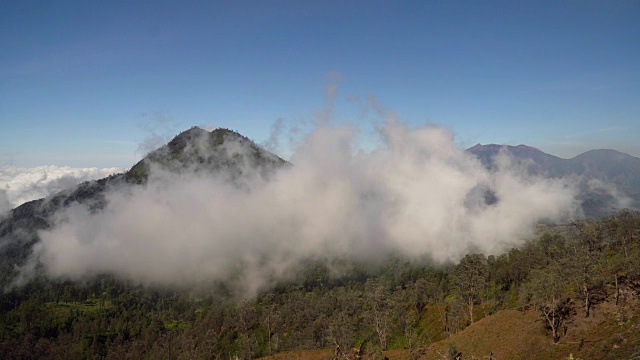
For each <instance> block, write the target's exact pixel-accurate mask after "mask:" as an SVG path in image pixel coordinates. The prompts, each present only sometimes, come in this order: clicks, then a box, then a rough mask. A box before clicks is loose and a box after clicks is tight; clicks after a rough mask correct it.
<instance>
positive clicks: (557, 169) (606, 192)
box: [467, 144, 640, 218]
mask: <svg viewBox="0 0 640 360" xmlns="http://www.w3.org/2000/svg"><path fill="white" fill-rule="evenodd" d="M467 151H468V152H470V153H472V154H474V155H476V156H477V157H478V159H479V160H480V161H482V163H483V164H484V165H485V166H487V167H488V168H489V169H494V168H495V167H496V166H498V163H499V162H500V161H504V160H502V159H503V157H507V158H510V159H512V160H513V161H515V162H517V163H518V164H519V166H520V167H521V169H522V171H525V172H526V173H528V174H532V175H538V176H544V177H548V178H565V179H572V181H574V182H575V184H577V185H578V188H579V190H580V191H579V196H578V199H579V200H580V202H581V206H582V210H583V214H584V215H585V216H587V217H590V218H598V217H602V216H605V215H612V214H615V213H616V212H617V211H619V210H620V209H624V208H636V209H637V208H640V159H639V158H637V157H634V156H631V155H628V154H625V153H621V152H619V151H615V150H608V149H599V150H591V151H587V152H585V153H582V154H580V155H578V156H576V157H574V158H571V159H562V158H559V157H557V156H553V155H550V154H546V153H544V152H542V151H540V150H539V149H536V148H534V147H530V146H526V145H518V146H507V145H505V146H503V145H496V144H490V145H480V144H478V145H475V146H473V147H471V148H469V149H467Z"/></svg>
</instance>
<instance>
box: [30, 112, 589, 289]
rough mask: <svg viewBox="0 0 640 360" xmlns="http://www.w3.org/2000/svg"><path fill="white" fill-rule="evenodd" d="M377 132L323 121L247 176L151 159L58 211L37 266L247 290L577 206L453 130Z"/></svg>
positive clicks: (449, 247)
mask: <svg viewBox="0 0 640 360" xmlns="http://www.w3.org/2000/svg"><path fill="white" fill-rule="evenodd" d="M378 131H379V135H380V142H379V145H377V146H376V147H375V148H373V149H372V150H370V151H362V150H358V146H357V144H356V140H355V138H356V135H357V129H355V128H353V127H349V126H331V125H326V124H325V125H318V126H317V127H316V128H315V129H313V130H312V131H311V132H310V133H308V134H307V135H306V136H305V137H304V139H301V141H300V144H301V145H300V146H299V147H298V148H297V149H296V150H295V152H294V154H293V156H292V157H291V161H292V163H293V166H286V167H283V168H281V169H279V170H278V171H277V172H275V174H273V176H271V177H270V179H268V180H265V179H264V178H262V177H260V176H253V177H249V178H250V179H253V180H251V182H250V183H249V184H245V185H247V186H241V187H238V186H236V185H234V184H232V183H230V182H229V181H227V179H225V177H224V176H211V175H206V174H203V173H190V172H181V173H168V172H164V171H162V170H160V169H155V170H154V169H152V173H151V177H150V178H149V181H148V183H147V184H146V185H145V186H139V187H134V188H127V189H125V190H120V191H116V190H114V191H111V192H109V193H108V194H107V201H108V205H107V207H106V208H105V209H104V211H103V212H100V213H95V214H92V213H91V212H90V211H88V210H87V209H85V208H84V207H82V206H74V207H71V208H69V209H67V210H66V211H65V212H63V213H62V214H59V216H58V219H57V222H56V226H55V227H54V228H52V229H51V230H49V231H44V232H41V233H40V236H41V239H42V241H41V242H40V243H38V244H37V245H36V246H35V247H34V253H33V256H32V259H31V262H32V264H33V263H35V262H36V261H39V262H40V263H42V264H43V265H44V269H45V271H46V272H47V274H48V275H49V276H51V277H62V278H70V279H78V278H80V277H83V276H85V275H91V274H96V273H101V272H109V273H115V274H117V275H119V276H121V277H123V278H126V279H131V280H133V281H137V282H141V283H151V284H163V285H180V284H194V283H197V282H198V281H208V280H224V279H228V278H229V277H231V276H234V277H235V278H236V281H235V283H237V284H239V286H240V287H241V291H243V293H245V294H253V293H255V292H256V291H258V290H260V289H263V288H264V287H267V286H269V285H270V284H271V282H272V281H274V280H277V279H284V278H287V276H289V275H288V274H291V273H292V271H293V270H295V269H296V266H298V265H299V264H300V263H302V262H304V261H307V260H308V259H316V260H318V259H320V260H322V259H327V260H330V259H334V258H344V257H350V258H355V259H359V260H367V259H376V258H380V257H381V256H385V255H388V254H390V253H393V254H402V255H404V256H408V257H428V258H430V259H432V260H433V261H435V262H439V263H445V262H448V261H456V260H458V259H459V258H461V257H462V256H464V254H465V253H467V252H468V251H481V252H484V253H486V254H496V253H499V252H501V251H504V250H506V249H508V248H509V247H511V246H514V245H516V244H518V243H519V242H520V241H521V240H522V239H523V238H524V237H526V236H528V235H530V234H531V231H532V229H533V227H534V225H535V224H536V223H538V222H539V221H541V220H554V219H560V218H563V217H567V216H571V215H572V214H573V211H575V209H576V208H577V204H576V201H575V195H576V191H577V190H576V189H575V188H574V187H573V186H572V185H571V183H570V182H567V181H564V180H561V179H560V180H558V179H555V180H550V179H543V178H538V177H532V176H529V175H525V174H524V172H522V171H519V170H518V167H517V166H513V165H512V164H511V163H510V161H509V159H508V158H504V159H502V160H501V161H499V166H498V169H497V170H495V171H489V170H487V169H485V168H484V167H483V166H482V165H481V164H480V162H479V161H478V160H476V159H475V158H474V157H473V156H472V155H470V154H468V153H466V152H465V151H464V150H463V149H460V148H458V147H456V146H455V145H454V141H453V140H454V137H453V135H452V134H451V133H450V132H449V131H447V130H445V129H442V128H439V127H435V126H424V127H420V128H409V127H407V126H406V125H404V124H402V123H399V122H397V121H395V120H389V121H387V122H386V123H384V124H383V125H381V126H380V127H379V130H378ZM226 146H229V149H234V144H226ZM235 148H237V146H235ZM233 151H238V150H237V149H236V150H233ZM246 171H247V172H250V171H251V169H250V168H247V169H246ZM488 198H493V200H492V201H487V199H488ZM496 199H497V201H496Z"/></svg>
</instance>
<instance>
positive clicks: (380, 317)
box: [364, 279, 390, 351]
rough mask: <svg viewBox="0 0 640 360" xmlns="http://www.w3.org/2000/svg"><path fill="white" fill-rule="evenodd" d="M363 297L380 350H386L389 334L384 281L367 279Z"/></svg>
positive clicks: (387, 292)
mask: <svg viewBox="0 0 640 360" xmlns="http://www.w3.org/2000/svg"><path fill="white" fill-rule="evenodd" d="M364 288H365V297H366V299H367V303H368V305H369V312H368V315H369V316H368V318H369V320H370V321H371V323H372V324H373V327H374V330H375V332H376V334H377V335H378V339H379V340H380V348H381V349H382V350H383V351H385V350H387V336H388V334H389V312H390V311H389V310H390V306H389V299H388V297H389V291H388V284H387V283H386V282H385V281H380V280H373V279H368V280H367V282H366V283H365V287H364Z"/></svg>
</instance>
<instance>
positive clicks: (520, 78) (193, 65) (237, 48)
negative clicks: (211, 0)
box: [0, 1, 640, 168]
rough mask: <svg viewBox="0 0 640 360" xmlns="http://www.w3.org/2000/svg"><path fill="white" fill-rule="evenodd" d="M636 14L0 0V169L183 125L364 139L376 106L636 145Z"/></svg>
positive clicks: (549, 146)
mask: <svg viewBox="0 0 640 360" xmlns="http://www.w3.org/2000/svg"><path fill="white" fill-rule="evenodd" d="M638 16H640V4H638V3H635V2H616V3H609V2H598V1H596V2H585V3H576V2H570V1H563V2H541V3H540V2H538V3H511V2H502V1H492V2H488V3H482V4H479V3H472V2H462V3H455V4H454V3H429V4H423V3H421V2H408V3H403V4H392V3H387V2H384V1H380V2H378V1H374V2H366V3H365V2H351V3H348V4H343V3H340V2H328V3H322V4H315V3H297V2H278V3H277V4H275V5H272V4H263V3H261V2H257V1H255V2H254V1H250V2H243V3H242V4H235V3H217V4H202V3H195V2H189V3H187V4H186V5H185V4H183V3H172V2H160V3H154V4H153V6H147V5H144V4H130V3H128V2H123V1H116V2H110V3H109V4H107V5H102V4H93V3H85V2H79V1H64V2H57V3H53V4H52V3H32V4H23V3H18V2H9V3H3V4H2V5H0V43H1V44H3V46H4V49H5V51H4V56H2V57H1V58H0V80H1V81H0V98H1V99H2V100H1V101H0V121H1V122H2V127H1V128H2V132H1V133H0V166H4V165H13V166H16V167H20V168H33V167H37V166H50V165H55V166H58V167H62V166H70V167H73V168H90V167H98V168H109V167H120V168H128V167H130V166H132V165H133V164H135V163H136V162H137V161H138V160H139V159H140V158H142V156H144V155H145V151H148V149H150V148H153V146H155V147H157V146H159V145H161V144H163V143H165V142H166V141H168V140H169V139H171V138H172V137H173V136H175V135H176V134H178V133H179V132H180V131H183V130H185V129H188V128H189V127H191V126H193V125H203V126H214V127H226V128H230V129H234V130H236V131H238V132H240V133H242V134H243V135H245V136H247V137H249V138H250V139H252V140H253V141H255V142H256V143H258V144H263V143H266V142H269V141H270V139H272V136H271V134H272V133H273V132H274V129H275V130H277V131H280V133H282V134H284V135H290V134H293V133H295V134H294V135H297V136H298V137H300V136H301V134H304V132H308V131H309V129H310V127H313V125H314V124H318V123H323V124H327V123H329V124H333V125H335V126H349V127H356V128H358V129H359V130H360V132H361V135H360V136H361V140H362V143H363V144H364V145H363V146H365V147H366V146H367V143H370V142H375V141H376V135H375V127H376V126H378V124H379V123H380V121H383V120H384V119H385V118H387V117H389V116H393V117H394V118H396V119H398V121H401V122H403V123H406V124H407V125H408V126H410V127H412V128H417V127H421V126H424V125H426V124H435V125H436V126H441V127H444V128H446V129H448V130H449V131H451V132H452V133H454V134H455V136H456V138H455V139H456V140H455V141H456V144H457V145H458V146H459V147H461V148H465V149H466V148H469V147H471V146H473V145H474V144H477V143H481V144H489V143H495V144H500V145H518V144H526V145H527V146H532V147H535V148H538V149H540V150H541V151H544V152H545V153H548V154H552V155H554V156H558V157H560V158H565V159H568V158H572V157H575V156H576V155H578V154H581V153H583V152H585V151H588V150H591V149H613V150H617V151H620V152H624V153H627V154H629V155H632V156H635V157H640V145H639V144H638V143H637V141H636V140H637V139H638V138H639V137H640V104H639V103H638V101H637V99H638V98H640V71H639V65H638V64H640V41H638V38H639V36H640V25H638V23H637V18H638ZM277 128H284V129H285V130H282V129H280V130H278V129H277ZM284 145H285V148H283V149H280V151H279V152H276V153H277V154H278V155H280V156H283V157H286V156H287V154H290V153H292V152H293V151H294V149H292V148H291V146H288V145H289V144H284ZM286 146H288V147H286Z"/></svg>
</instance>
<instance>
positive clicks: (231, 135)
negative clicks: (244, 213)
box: [0, 127, 288, 288]
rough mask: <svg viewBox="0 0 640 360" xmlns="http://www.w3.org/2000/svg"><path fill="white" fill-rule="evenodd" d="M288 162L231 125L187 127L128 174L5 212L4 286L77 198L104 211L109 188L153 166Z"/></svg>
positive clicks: (1, 245) (0, 282)
mask: <svg viewBox="0 0 640 360" xmlns="http://www.w3.org/2000/svg"><path fill="white" fill-rule="evenodd" d="M287 164H288V163H287V162H286V161H284V160H282V159H281V158H279V157H278V156H276V155H274V154H272V153H270V152H268V151H266V150H264V149H262V148H260V147H259V146H258V145H256V144H255V143H253V142H252V141H251V140H249V139H248V138H246V137H244V136H242V135H240V134H238V133H236V132H233V131H230V130H227V129H216V130H213V131H211V132H207V131H206V130H203V129H201V128H197V127H194V128H191V129H189V130H187V131H184V132H182V133H181V134H179V135H178V136H176V137H175V138H174V139H173V140H171V141H170V142H169V143H168V144H166V145H164V146H162V147H160V148H159V149H157V150H155V151H153V152H151V153H149V154H148V155H147V156H146V157H144V158H143V159H142V160H141V161H140V162H138V163H137V164H135V165H134V166H133V167H132V168H131V169H130V170H129V171H128V172H126V173H124V174H117V175H112V176H109V177H107V178H103V179H100V180H97V181H91V182H85V183H82V184H80V185H78V186H77V187H75V188H72V189H67V190H64V191H62V192H60V193H57V194H55V195H53V196H50V197H48V198H45V199H39V200H34V201H30V202H27V203H25V204H22V205H21V206H19V207H17V208H15V209H13V210H11V211H9V212H7V213H5V214H4V215H3V217H2V218H0V288H3V287H5V286H6V285H8V284H9V283H10V282H11V281H12V279H13V278H14V277H15V276H16V274H17V272H18V270H17V266H19V265H20V264H22V263H23V262H24V261H25V260H26V258H27V257H28V256H29V254H30V253H31V248H32V247H33V245H34V244H35V243H37V242H38V241H39V237H38V231H40V230H44V229H47V228H49V227H50V226H51V225H52V223H53V221H54V217H55V215H56V213H58V212H59V211H60V210H62V209H64V208H67V207H69V206H71V205H72V204H82V205H84V206H87V207H88V208H89V209H91V210H92V211H100V210H101V209H103V208H104V207H105V206H106V204H107V203H106V198H105V194H106V193H107V192H108V191H109V190H112V189H122V188H124V187H131V186H139V185H140V184H143V183H145V182H146V181H147V180H148V178H149V176H150V174H151V173H152V169H157V170H159V171H168V172H172V173H186V172H193V173H202V174H207V175H212V176H225V177H226V178H227V179H229V180H230V181H235V182H239V181H240V180H242V179H243V178H244V177H250V176H256V174H258V176H263V177H268V176H269V175H270V174H271V173H272V172H273V171H275V169H277V168H278V167H281V166H286V165H287Z"/></svg>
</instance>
